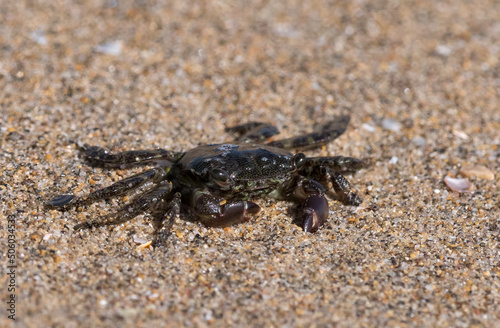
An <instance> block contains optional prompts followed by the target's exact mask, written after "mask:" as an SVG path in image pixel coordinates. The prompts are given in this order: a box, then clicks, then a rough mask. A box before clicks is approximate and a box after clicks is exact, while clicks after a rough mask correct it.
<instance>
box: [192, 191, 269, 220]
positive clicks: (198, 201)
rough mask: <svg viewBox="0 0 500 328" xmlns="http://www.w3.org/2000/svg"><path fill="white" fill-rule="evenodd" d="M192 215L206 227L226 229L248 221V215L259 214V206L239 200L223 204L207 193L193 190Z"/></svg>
mask: <svg viewBox="0 0 500 328" xmlns="http://www.w3.org/2000/svg"><path fill="white" fill-rule="evenodd" d="M191 203H192V204H191V205H192V209H193V210H194V214H195V215H196V216H197V217H199V219H200V220H201V222H202V223H203V224H205V225H206V226H208V227H227V226H231V225H234V224H238V223H242V222H246V221H248V220H250V215H255V214H257V213H259V211H260V206H259V205H257V204H256V203H254V202H250V201H245V200H239V201H233V202H228V203H224V200H223V199H222V198H220V197H216V196H214V195H212V194H211V193H209V192H207V191H202V190H195V191H194V192H193V195H192V200H191Z"/></svg>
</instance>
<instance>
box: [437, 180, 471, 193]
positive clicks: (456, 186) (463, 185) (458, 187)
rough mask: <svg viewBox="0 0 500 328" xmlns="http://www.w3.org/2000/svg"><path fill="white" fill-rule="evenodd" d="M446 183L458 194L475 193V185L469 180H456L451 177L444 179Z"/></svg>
mask: <svg viewBox="0 0 500 328" xmlns="http://www.w3.org/2000/svg"><path fill="white" fill-rule="evenodd" d="M444 183H445V184H446V185H447V186H448V188H450V189H451V190H453V191H456V192H473V191H474V189H475V188H474V185H473V184H472V183H471V182H470V181H469V179H455V178H452V177H449V176H446V177H445V178H444Z"/></svg>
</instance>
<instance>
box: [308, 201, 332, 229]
mask: <svg viewBox="0 0 500 328" xmlns="http://www.w3.org/2000/svg"><path fill="white" fill-rule="evenodd" d="M302 217H303V221H302V222H303V223H302V227H303V228H304V231H305V232H315V231H317V230H318V228H319V227H320V226H321V225H322V224H323V223H325V221H326V218H327V217H328V201H327V200H326V198H325V197H324V196H320V195H309V196H308V197H307V198H306V200H305V202H304V212H303V215H302Z"/></svg>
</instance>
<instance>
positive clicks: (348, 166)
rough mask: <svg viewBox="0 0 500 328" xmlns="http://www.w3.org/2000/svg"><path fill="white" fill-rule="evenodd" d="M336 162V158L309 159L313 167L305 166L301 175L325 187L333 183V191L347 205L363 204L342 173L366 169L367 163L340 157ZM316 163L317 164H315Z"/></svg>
mask: <svg viewBox="0 0 500 328" xmlns="http://www.w3.org/2000/svg"><path fill="white" fill-rule="evenodd" d="M338 158H339V160H338V161H337V162H336V161H335V160H333V159H335V157H331V158H330V159H332V161H330V160H328V158H327V157H326V158H321V157H317V158H314V157H313V158H307V159H306V161H311V163H310V164H311V166H307V165H304V168H305V169H303V170H301V172H300V173H301V174H304V175H305V176H307V177H310V178H312V179H315V180H317V181H320V182H321V183H322V184H323V185H324V186H325V187H328V182H329V181H331V182H332V186H333V189H334V190H335V193H336V194H337V197H338V199H339V200H340V201H341V202H342V203H343V204H345V205H353V206H358V205H359V204H361V203H362V201H361V198H359V196H358V193H357V191H356V188H354V186H353V185H352V184H351V183H350V182H349V180H347V179H346V178H345V177H344V176H343V175H342V174H341V173H340V172H354V171H357V170H358V169H360V168H362V167H365V166H366V163H364V162H361V161H359V160H357V159H355V158H350V157H340V156H339V157H338ZM314 162H316V164H313V163H314Z"/></svg>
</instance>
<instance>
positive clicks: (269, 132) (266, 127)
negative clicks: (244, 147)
mask: <svg viewBox="0 0 500 328" xmlns="http://www.w3.org/2000/svg"><path fill="white" fill-rule="evenodd" d="M226 132H229V133H234V134H238V135H239V136H238V138H236V140H235V141H237V142H253V143H262V142H264V141H266V140H268V139H269V138H271V137H272V136H274V135H277V134H279V133H280V132H279V130H278V128H276V127H275V126H274V125H271V124H269V123H262V122H248V123H245V124H241V125H237V126H232V127H228V128H226Z"/></svg>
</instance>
